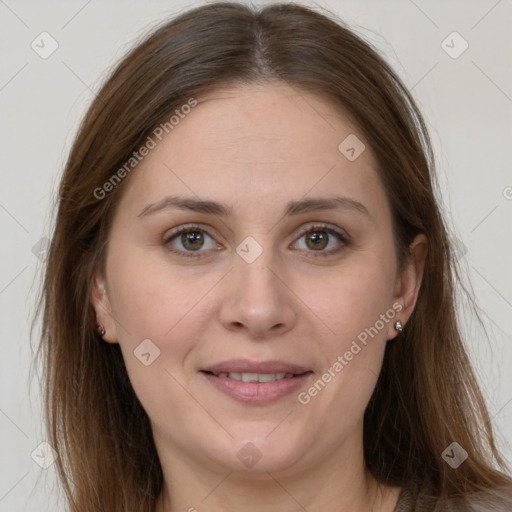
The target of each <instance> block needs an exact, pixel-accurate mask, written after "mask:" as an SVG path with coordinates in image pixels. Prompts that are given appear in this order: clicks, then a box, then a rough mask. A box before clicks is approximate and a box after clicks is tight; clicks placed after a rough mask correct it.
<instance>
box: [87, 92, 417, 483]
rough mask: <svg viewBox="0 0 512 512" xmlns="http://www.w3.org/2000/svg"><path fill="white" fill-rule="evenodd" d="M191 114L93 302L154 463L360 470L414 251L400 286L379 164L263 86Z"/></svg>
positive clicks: (129, 196)
mask: <svg viewBox="0 0 512 512" xmlns="http://www.w3.org/2000/svg"><path fill="white" fill-rule="evenodd" d="M198 99H199V98H198ZM203 99H205V98H201V100H203ZM185 110H186V111H188V109H184V110H182V111H181V112H182V114H181V116H180V120H179V123H177V124H175V125H174V128H172V130H170V131H169V133H168V134H165V131H164V132H163V133H164V137H162V140H161V141H158V139H157V138H155V137H153V138H154V139H155V141H156V142H157V144H156V147H154V148H153V149H151V150H150V151H149V154H148V155H147V156H145V157H144V159H143V160H142V161H141V163H140V164H139V166H138V167H137V168H136V169H134V170H133V171H132V173H131V176H130V177H129V180H130V181H129V183H127V188H126V190H125V192H124V194H123V196H122V199H121V201H120V203H119V205H118V208H117V210H116V213H115V217H114V220H113V224H112V228H111V236H110V240H109V245H108V252H107V260H106V271H105V276H104V278H103V277H102V276H100V275H98V276H97V278H96V280H95V287H94V291H93V296H92V299H93V303H94V305H95V309H96V313H97V319H98V322H99V323H100V324H102V325H103V326H104V327H105V329H106V331H107V333H106V335H105V336H104V339H105V340H106V341H108V342H111V343H119V344H120V346H121V350H122V353H123V357H124V360H125V363H126V367H127V370H128V374H129V377H130V380H131V383H132V385H133V388H134V390H135V393H136V394H137V396H138V398H139V400H140V402H141V404H142V405H143V407H144V409H145V410H146V412H147V414H148V415H149V418H150V420H151V423H152V428H153V433H154V438H155V443H156V446H157V449H158V450H159V454H160V455H161V456H166V454H167V455H168V456H173V455H174V456H175V457H176V460H180V461H181V464H183V461H188V463H190V464H198V465H200V466H201V467H203V468H204V467H208V468H212V469H216V470H218V469H219V468H222V469H223V470H226V469H228V470H231V471H253V472H257V471H261V472H267V471H271V472H276V473H277V472H281V474H283V475H285V474H292V473H293V472H298V471H303V470H307V469H308V468H310V467H313V466H314V465H316V464H319V463H321V462H324V461H326V460H328V459H329V458H331V457H338V460H339V457H340V456H344V457H346V458H348V459H350V458H353V457H359V456H360V455H361V449H362V420H363V414H364V410H365V407H366V405H367V403H368V401H369V399H370V396H371V394H372V391H373V389H374V386H375V384H376V381H377V377H378V375H379V371H380V368H381V362H382V358H383V354H384V350H385V347H386V343H387V342H388V340H390V339H392V338H393V337H394V336H395V335H396V334H397V333H396V330H395V329H394V323H395V321H396V320H398V319H400V320H401V321H402V323H405V322H406V321H407V319H408V317H409V315H410V313H411V311H412V308H413V307H414V302H415V298H416V294H417V290H418V286H419V281H420V278H421V266H422V263H421V260H422V257H421V254H422V252H423V253H424V251H423V250H422V249H421V247H423V249H424V244H423V243H421V239H418V240H419V241H418V240H417V242H418V243H417V244H416V245H415V248H414V249H413V251H412V252H413V255H416V256H414V257H413V258H412V259H411V261H410V263H409V264H408V265H406V267H405V270H404V271H403V272H401V273H399V272H398V269H397V263H396V256H395V249H394V244H393V236H392V225H391V213H390V208H389V205H388V201H387V198H386V195H385V192H384V189H383V186H382V184H381V182H380V180H379V177H378V174H377V172H376V163H375V160H374V158H373V156H372V152H371V150H370V148H369V146H368V145H366V148H364V146H362V144H367V143H366V141H365V140H364V138H363V136H362V134H361V133H360V131H359V130H358V129H357V128H356V127H355V126H354V125H353V124H351V123H350V122H349V119H348V117H347V115H345V114H344V113H343V111H342V110H341V109H335V108H334V107H333V106H332V105H330V104H329V103H327V102H325V101H323V100H321V99H319V98H318V97H316V96H313V95H310V94H306V93H304V92H298V91H297V90H295V89H292V88H290V87H289V86H287V85H282V86H278V85H270V84H268V85H250V86H243V87H236V88H235V87H231V88H225V89H223V90H218V91H216V92H215V93H211V94H209V95H208V97H207V98H206V101H200V102H199V104H198V105H197V106H195V107H193V108H191V109H190V110H191V111H190V113H188V114H184V113H183V112H185ZM340 145H341V146H340ZM182 228H184V229H185V231H184V233H181V234H179V233H178V231H179V230H180V229H182ZM420 249H421V250H420ZM103 290H106V293H102V292H103ZM208 372H212V373H208ZM283 374H288V375H286V377H285V376H284V375H283ZM289 374H293V375H294V376H293V377H290V375H289ZM283 377H285V378H283ZM240 379H242V380H240ZM253 381H257V382H253Z"/></svg>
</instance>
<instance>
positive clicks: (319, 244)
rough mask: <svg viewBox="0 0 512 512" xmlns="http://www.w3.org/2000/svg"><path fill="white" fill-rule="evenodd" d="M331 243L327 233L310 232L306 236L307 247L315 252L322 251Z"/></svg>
mask: <svg viewBox="0 0 512 512" xmlns="http://www.w3.org/2000/svg"><path fill="white" fill-rule="evenodd" d="M328 243H329V235H328V233H327V232H326V231H320V230H317V231H310V232H309V233H307V234H306V245H307V246H308V247H309V248H310V249H313V250H315V251H317V250H320V251H321V250H322V249H325V248H326V247H327V244H328Z"/></svg>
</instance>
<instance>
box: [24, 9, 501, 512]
mask: <svg viewBox="0 0 512 512" xmlns="http://www.w3.org/2000/svg"><path fill="white" fill-rule="evenodd" d="M334 18H335V16H334V15H332V13H331V16H328V15H324V14H320V13H319V12H316V11H314V10H311V9H309V8H306V7H303V6H300V5H296V4H292V3H290V4H275V5H270V6H267V7H263V8H261V9H256V8H251V7H248V6H245V5H242V4H238V3H227V2H226V3H224V2H223V3H216V4H209V5H204V6H201V7H197V8H194V9H191V10H189V11H187V12H184V13H183V14H181V15H179V16H178V17H176V18H174V19H172V20H171V21H169V22H167V23H165V24H163V25H161V26H160V27H159V28H157V29H156V30H154V31H153V32H152V33H150V34H149V36H147V37H146V39H145V40H144V41H143V42H142V43H140V44H139V45H137V46H136V47H135V48H134V49H133V50H132V51H131V52H130V53H129V54H128V55H127V56H126V57H125V58H124V59H123V60H122V61H121V62H120V64H119V65H118V66H117V67H116V69H115V70H114V71H113V73H112V74H111V76H110V77H109V78H108V79H107V80H106V82H105V84H104V85H103V87H102V88H101V90H100V92H99V93H98V95H97V97H96V98H95V100H94V101H93V103H92V105H91V106H90V108H89V110H88V112H87V114H86V116H85V118H84V120H83V122H82V124H81V126H80V129H79V132H78V135H77V137H76V139H75V141H74V144H73V147H72V149H71V152H70V155H69V158H68V161H67V164H66V167H65V170H64V175H63V177H62V181H61V184H60V190H59V197H58V211H57V216H56V223H55V227H54V232H53V236H52V239H51V244H50V247H49V251H48V259H47V265H46V269H45V272H46V273H45V276H44V282H43V284H42V288H41V295H40V299H39V303H38V308H37V312H36V317H35V318H37V317H39V315H40V314H41V312H42V313H43V318H42V337H41V341H40V345H39V347H38V350H37V354H36V356H37V357H41V358H42V364H43V366H44V383H45V385H44V406H45V411H44V412H45V416H46V426H47V432H48V440H49V443H50V444H51V445H52V446H53V448H54V449H55V450H56V452H57V453H58V455H59V458H58V460H57V462H56V465H57V469H58V474H59V476H60V480H61V481H62V484H63V489H64V491H65V493H66V497H67V499H68V501H69V507H70V511H71V512H94V511H97V512H100V511H101V512H104V511H105V510H109V511H113V510H116V511H125V512H128V511H147V512H150V511H152V510H153V508H154V506H155V501H156V498H157V496H158V494H159V492H160V490H161V488H162V483H163V476H162V470H161V466H160V463H159V459H158V456H157V452H156V450H155V446H154V443H153V438H152V432H151V428H150V423H149V419H148V416H147V414H146V412H145V411H144V409H143V408H142V406H141V404H140V403H139V401H138V399H137V397H136V396H135V393H134V391H133V389H132V387H131V384H130V381H129V379H128V375H127V372H126V368H125V365H124V361H123V358H122V355H121V352H120V348H119V345H117V344H110V343H104V342H102V340H101V338H99V337H98V335H97V332H96V327H95V314H94V309H93V307H92V305H91V300H90V294H91V286H92V278H93V276H94V274H95V272H97V271H98V270H100V271H102V270H103V269H104V261H105V250H106V247H107V244H108V239H109V229H110V224H111V220H112V216H113V212H114V209H115V207H116V205H117V204H118V202H119V198H120V195H121V193H122V191H123V190H124V188H125V187H126V185H127V182H129V180H130V175H129V172H127V173H126V174H127V176H126V177H125V178H124V179H123V180H122V181H120V182H119V183H116V185H115V186H114V187H111V188H112V190H109V192H108V193H106V194H105V197H103V198H101V199H98V197H97V195H98V194H95V193H94V191H95V190H97V189H98V187H102V186H103V184H105V183H106V182H108V181H109V180H110V179H111V178H112V176H113V175H114V174H115V173H116V172H117V171H118V170H119V169H121V168H122V167H123V165H125V164H126V162H127V161H129V159H130V158H131V157H132V156H133V153H134V152H135V151H137V150H138V148H140V147H141V146H142V145H143V144H144V143H145V141H147V137H148V136H149V135H150V134H151V133H152V132H153V130H154V129H155V127H157V126H159V125H160V124H161V123H162V122H166V120H168V119H169V116H170V115H171V114H172V113H173V112H174V111H175V109H176V108H179V107H180V106H181V105H183V104H185V103H187V102H188V101H189V100H190V98H192V97H193V98H199V97H200V96H201V94H202V93H205V92H210V91H212V90H213V89H214V88H216V87H221V86H223V85H227V84H229V83H235V84H236V83H252V82H255V81H259V82H267V81H280V82H285V83H288V84H289V85H292V86H293V87H295V88H296V89H298V90H302V91H307V92H311V93H315V94H317V95H319V97H321V98H324V99H326V100H329V101H333V102H335V103H336V104H339V105H341V106H343V107H344V108H345V109H346V111H347V112H349V113H350V115H351V116H353V119H354V120H355V122H356V123H357V125H358V126H359V128H360V129H361V133H362V134H363V135H364V136H365V137H366V140H367V141H368V142H369V144H370V147H371V149H372V151H373V153H374V155H375V157H376V159H377V163H378V167H379V168H378V172H379V173H380V176H381V178H382V181H383V183H384V187H385V189H386V192H387V196H388V198H389V201H390V204H391V209H392V215H393V224H394V230H395V237H396V241H395V242H396V249H397V254H398V256H399V261H402V260H403V258H404V257H405V256H406V255H407V248H408V245H409V244H410V242H411V241H412V240H413V237H414V236H415V235H416V234H418V233H424V234H425V235H426V236H427V238H428V244H429V250H428V255H427V260H426V266H425V272H424V278H423V283H422V286H421V290H420V293H419V298H418V302H417V305H416V308H415V311H414V313H413V315H412V317H411V318H410V320H409V322H408V323H407V326H406V328H405V330H404V332H402V333H401V334H399V336H398V337H397V338H396V339H395V340H393V341H392V342H390V343H388V345H387V348H386V352H385V359H384V365H383V369H382V372H381V374H380V377H379V379H378V382H377V385H376V388H375V391H374V393H373V396H372V398H371V400H370V403H369V405H368V407H367V410H366V412H365V418H364V454H365V461H366V465H367V467H368V469H369V471H370V472H371V473H372V474H373V475H374V476H375V478H377V479H378V480H379V481H380V482H383V483H388V484H393V485H401V486H407V485H408V484H411V483H412V482H414V481H421V482H423V481H426V480H428V481H430V482H431V483H432V489H433V492H434V494H436V495H438V496H457V495H461V496H465V495H469V494H471V493H473V492H477V491H479V490H485V489H493V488H496V487H498V486H500V485H505V484H507V483H510V479H509V477H507V476H506V474H505V473H508V471H509V470H508V468H507V466H506V464H505V462H504V460H503V459H502V458H501V456H500V454H499V452H498V449H497V447H496V445H495V440H494V436H493V430H492V426H491V421H490V417H489V414H488V411H487V408H486V403H485V400H484V397H483V396H482V394H481V391H480V389H479V387H478V384H477V381H476V379H475V375H474V373H473V371H472V369H471V365H470V361H469V358H468V356H467V353H466V349H465V347H464V345H463V342H462V340H461V335H460V331H459V327H458V325H457V311H456V308H455V296H456V290H457V289H458V287H457V281H458V274H457V269H456V262H455V261H454V257H453V251H452V248H451V245H450V243H449V236H448V233H447V228H446V225H445V223H444V221H443V218H442V216H441V214H440V208H439V205H438V203H437V199H436V196H437V184H436V178H435V173H434V157H433V154H432V148H431V143H430V140H429V136H428V133H427V129H426V127H425V124H424V121H423V119H422V116H421V114H420V112H419V110H418V108H417V106H416V104H415V102H414V100H413V98H412V97H411V95H410V94H409V92H408V91H407V90H406V88H405V87H404V85H403V84H402V83H401V81H400V79H399V78H398V77H397V75H396V74H395V73H394V71H393V70H392V69H391V68H390V67H389V65H388V64H387V63H386V61H385V60H384V59H383V58H382V57H381V56H380V55H379V54H378V52H377V51H376V50H375V49H374V48H373V47H372V46H371V45H370V44H369V43H367V42H365V41H364V40H363V39H362V38H360V37H359V36H357V35H355V34H354V33H353V32H352V31H351V30H350V29H349V28H347V27H346V26H345V25H344V24H343V22H342V21H340V20H337V19H334ZM340 142H341V141H340ZM130 172H131V173H133V172H137V169H136V166H135V168H134V169H133V170H130ZM34 320H35V319H34ZM454 441H455V442H457V443H459V445H461V446H462V447H463V448H464V450H465V451H466V452H467V453H468V458H467V460H466V461H465V462H464V463H463V464H462V465H461V466H460V467H459V468H458V469H457V470H454V469H452V468H451V467H450V466H449V465H448V464H447V463H446V462H445V461H444V460H443V458H442V453H443V451H444V450H445V449H446V448H447V447H448V446H449V445H450V444H451V443H452V442H454ZM498 467H499V468H500V469H501V471H500V470H499V469H498Z"/></svg>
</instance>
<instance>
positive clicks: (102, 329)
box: [98, 325, 106, 338]
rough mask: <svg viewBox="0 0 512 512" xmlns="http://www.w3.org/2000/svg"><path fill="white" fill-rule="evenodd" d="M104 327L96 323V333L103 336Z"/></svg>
mask: <svg viewBox="0 0 512 512" xmlns="http://www.w3.org/2000/svg"><path fill="white" fill-rule="evenodd" d="M105 333H106V331H105V329H104V328H103V326H102V325H98V334H99V335H100V336H101V337H102V338H103V336H105Z"/></svg>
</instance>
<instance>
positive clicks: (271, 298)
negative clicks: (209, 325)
mask: <svg viewBox="0 0 512 512" xmlns="http://www.w3.org/2000/svg"><path fill="white" fill-rule="evenodd" d="M264 255H265V252H264V253H263V254H262V255H261V256H260V257H259V258H258V260H257V261H254V262H253V263H250V264H249V263H246V262H245V261H244V260H243V259H242V258H239V257H237V258H238V260H236V261H235V262H234V268H233V269H232V271H231V272H230V273H229V274H228V276H227V278H228V281H227V283H226V289H225V290H226V293H225V294H224V298H223V303H222V305H221V308H220V321H221V323H222V324H223V326H224V327H225V328H226V329H228V330H230V331H239V332H240V333H242V332H245V334H246V336H249V337H251V338H259V339H262V338H269V337H272V336H277V335H281V334H284V333H286V332H288V331H289V330H291V329H292V328H293V326H294V325H295V323H296V321H297V317H298V315H297V310H296V307H297V306H296V302H295V303H294V300H293V299H294V295H293V293H292V291H291V290H290V287H289V285H288V286H287V283H286V280H285V278H283V277H284V273H283V272H282V269H279V268H277V267H276V265H275V264H274V263H273V262H272V260H271V258H268V257H264ZM278 276H279V277H278Z"/></svg>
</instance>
